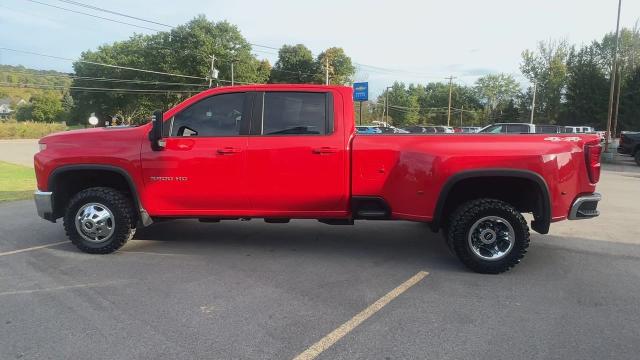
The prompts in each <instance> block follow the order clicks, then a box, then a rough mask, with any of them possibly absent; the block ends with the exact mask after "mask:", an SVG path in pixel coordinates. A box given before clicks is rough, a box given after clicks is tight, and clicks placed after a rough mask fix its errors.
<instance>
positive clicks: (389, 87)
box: [384, 86, 393, 127]
mask: <svg viewBox="0 0 640 360" xmlns="http://www.w3.org/2000/svg"><path fill="white" fill-rule="evenodd" d="M389 89H393V87H392V86H387V88H386V89H385V94H384V104H385V107H386V108H387V117H386V118H385V119H384V127H387V126H389Z"/></svg>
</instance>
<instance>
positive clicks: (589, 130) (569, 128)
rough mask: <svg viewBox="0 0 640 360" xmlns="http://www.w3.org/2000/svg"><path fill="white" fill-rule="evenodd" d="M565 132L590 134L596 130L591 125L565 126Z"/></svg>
mask: <svg viewBox="0 0 640 360" xmlns="http://www.w3.org/2000/svg"><path fill="white" fill-rule="evenodd" d="M563 132H564V133H568V134H588V133H593V132H595V130H594V129H593V128H592V127H591V126H565V127H564V130H563Z"/></svg>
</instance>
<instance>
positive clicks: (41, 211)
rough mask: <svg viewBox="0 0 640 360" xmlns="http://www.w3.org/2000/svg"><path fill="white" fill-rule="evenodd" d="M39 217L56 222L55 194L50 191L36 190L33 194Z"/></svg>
mask: <svg viewBox="0 0 640 360" xmlns="http://www.w3.org/2000/svg"><path fill="white" fill-rule="evenodd" d="M33 199H34V200H35V203H36V209H37V211H38V216H40V217H41V218H43V219H45V220H49V221H54V222H55V221H56V220H55V219H54V218H53V193H52V192H50V191H40V190H36V192H35V193H34V194H33Z"/></svg>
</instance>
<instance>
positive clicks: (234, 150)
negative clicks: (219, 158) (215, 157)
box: [217, 147, 241, 155]
mask: <svg viewBox="0 0 640 360" xmlns="http://www.w3.org/2000/svg"><path fill="white" fill-rule="evenodd" d="M240 151H241V150H240V149H238V148H234V147H225V148H221V149H218V151H217V152H218V154H220V155H228V154H237V153H239V152H240Z"/></svg>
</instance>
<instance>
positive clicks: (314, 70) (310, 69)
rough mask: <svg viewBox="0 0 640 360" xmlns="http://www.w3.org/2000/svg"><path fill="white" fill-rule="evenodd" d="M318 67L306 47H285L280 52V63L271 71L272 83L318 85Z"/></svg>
mask: <svg viewBox="0 0 640 360" xmlns="http://www.w3.org/2000/svg"><path fill="white" fill-rule="evenodd" d="M318 73H319V71H318V67H317V63H316V62H315V61H314V60H313V54H312V53H311V50H309V49H308V48H307V47H306V46H304V45H302V44H298V45H293V46H292V45H283V46H282V47H281V48H280V50H279V51H278V61H277V62H276V64H275V65H274V66H273V69H271V78H270V79H269V82H271V83H290V84H299V83H317V82H319V81H318Z"/></svg>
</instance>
